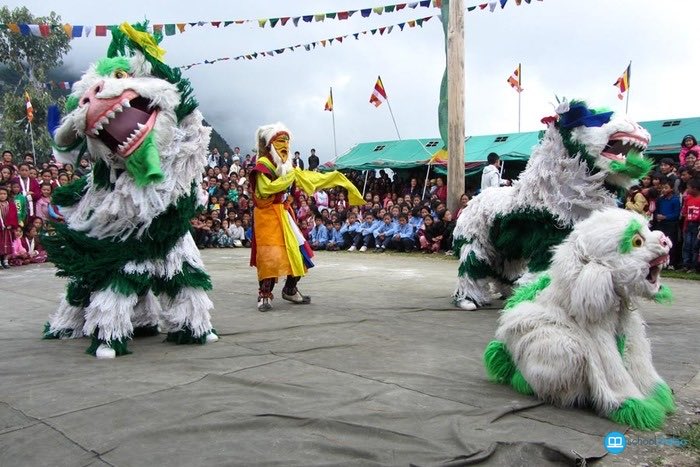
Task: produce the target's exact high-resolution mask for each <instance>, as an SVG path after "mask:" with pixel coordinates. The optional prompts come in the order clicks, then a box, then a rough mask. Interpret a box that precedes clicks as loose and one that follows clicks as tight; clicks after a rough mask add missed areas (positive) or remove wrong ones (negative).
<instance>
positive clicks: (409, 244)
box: [391, 214, 416, 253]
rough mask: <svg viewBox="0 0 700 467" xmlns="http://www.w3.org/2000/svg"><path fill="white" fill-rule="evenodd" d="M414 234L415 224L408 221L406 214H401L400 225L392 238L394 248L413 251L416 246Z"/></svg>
mask: <svg viewBox="0 0 700 467" xmlns="http://www.w3.org/2000/svg"><path fill="white" fill-rule="evenodd" d="M413 236H414V230H413V225H411V224H409V223H408V217H407V216H406V214H400V215H399V225H398V227H397V229H396V233H395V234H394V236H393V237H392V239H391V244H392V248H394V249H395V250H397V251H405V252H406V253H408V252H410V251H413V248H415V246H416V242H415V241H414V240H413Z"/></svg>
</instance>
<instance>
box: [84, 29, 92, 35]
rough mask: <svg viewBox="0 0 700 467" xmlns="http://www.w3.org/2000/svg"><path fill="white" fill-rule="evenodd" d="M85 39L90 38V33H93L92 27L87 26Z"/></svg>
mask: <svg viewBox="0 0 700 467" xmlns="http://www.w3.org/2000/svg"><path fill="white" fill-rule="evenodd" d="M84 31H85V34H84V35H85V37H90V32H91V31H92V26H85V29H84Z"/></svg>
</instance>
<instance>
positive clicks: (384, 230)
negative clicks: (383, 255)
mask: <svg viewBox="0 0 700 467" xmlns="http://www.w3.org/2000/svg"><path fill="white" fill-rule="evenodd" d="M396 230H397V225H396V224H395V223H394V220H393V219H392V218H391V214H389V213H386V214H384V218H383V222H382V223H381V224H380V225H379V227H377V229H376V230H375V231H374V245H375V247H374V251H375V252H383V251H386V249H387V247H389V245H390V244H391V239H392V237H393V236H394V234H395V233H396Z"/></svg>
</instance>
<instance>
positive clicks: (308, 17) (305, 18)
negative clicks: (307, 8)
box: [301, 15, 314, 23]
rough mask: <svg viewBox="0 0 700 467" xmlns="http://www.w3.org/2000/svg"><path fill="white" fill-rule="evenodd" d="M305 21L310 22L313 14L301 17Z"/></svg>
mask: <svg viewBox="0 0 700 467" xmlns="http://www.w3.org/2000/svg"><path fill="white" fill-rule="evenodd" d="M301 18H302V19H303V20H304V22H305V23H310V22H311V20H312V19H314V15H304V16H302V17H301Z"/></svg>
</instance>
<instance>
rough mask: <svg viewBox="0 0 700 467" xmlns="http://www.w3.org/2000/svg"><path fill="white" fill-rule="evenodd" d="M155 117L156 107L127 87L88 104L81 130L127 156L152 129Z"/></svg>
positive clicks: (115, 151)
mask: <svg viewBox="0 0 700 467" xmlns="http://www.w3.org/2000/svg"><path fill="white" fill-rule="evenodd" d="M157 117H158V109H157V108H155V107H152V106H151V101H150V100H149V99H146V98H145V97H143V96H140V95H139V94H138V93H137V92H135V91H133V90H131V89H127V90H126V91H124V92H123V93H122V94H121V95H119V96H117V97H113V98H110V99H99V100H98V101H96V102H93V103H91V105H90V107H89V109H88V114H87V126H86V128H87V130H86V132H85V133H86V134H87V135H88V136H90V137H93V138H97V139H99V140H100V141H102V142H103V143H104V144H105V145H106V146H107V147H108V148H109V149H110V150H111V151H112V152H113V153H116V154H118V155H119V156H121V157H129V156H130V155H131V154H132V153H133V152H134V151H135V150H136V148H138V147H139V146H140V145H141V143H143V141H144V139H146V136H148V134H149V133H150V132H151V130H153V126H154V124H155V121H156V118H157Z"/></svg>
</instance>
